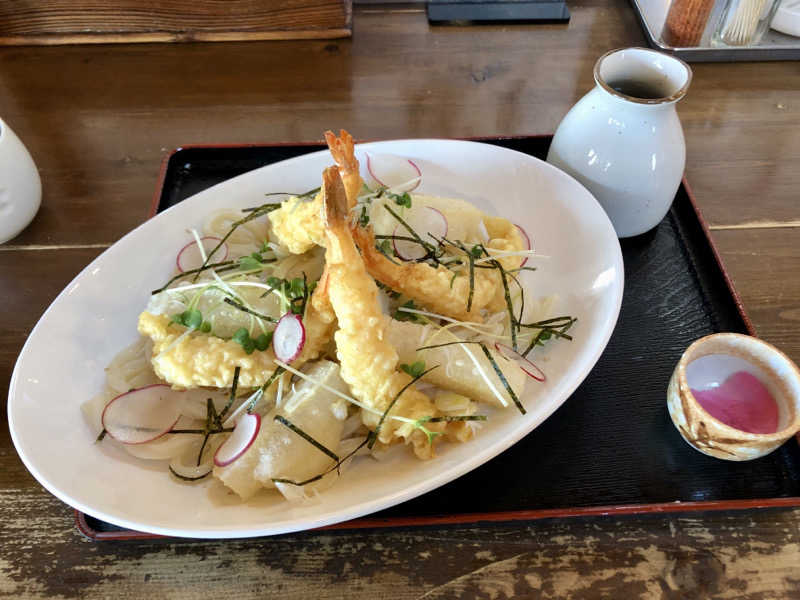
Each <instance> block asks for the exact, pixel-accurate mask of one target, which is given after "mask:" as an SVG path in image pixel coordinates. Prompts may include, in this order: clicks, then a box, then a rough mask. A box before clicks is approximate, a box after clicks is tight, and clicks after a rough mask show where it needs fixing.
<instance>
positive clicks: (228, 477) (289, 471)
mask: <svg viewBox="0 0 800 600" xmlns="http://www.w3.org/2000/svg"><path fill="white" fill-rule="evenodd" d="M307 374H308V376H309V377H310V378H312V379H314V380H316V382H317V383H311V382H309V381H307V380H301V381H300V382H299V383H297V384H296V386H295V388H294V391H293V392H292V393H290V394H288V395H287V397H286V398H285V399H283V401H282V403H281V406H279V407H277V408H276V409H274V410H273V411H271V412H269V413H268V414H267V415H265V416H264V417H263V418H262V420H261V429H260V430H259V433H258V435H257V436H256V439H255V440H254V441H253V443H252V445H251V446H250V447H249V448H248V449H247V451H246V452H244V454H242V455H241V456H240V457H239V458H237V459H236V460H235V461H234V462H232V463H231V464H229V465H227V466H225V467H219V466H215V467H214V477H217V478H218V479H219V480H220V481H222V482H223V483H224V484H225V485H226V486H227V487H229V488H230V489H232V490H233V491H234V492H236V493H237V494H238V495H239V496H241V498H242V499H244V500H246V499H247V498H249V497H251V496H253V495H254V494H255V493H256V492H257V491H258V490H260V489H261V488H262V487H266V488H272V487H275V486H274V484H273V483H272V479H273V478H283V479H289V480H293V481H303V480H305V479H308V478H311V477H314V476H316V475H318V474H320V473H323V472H324V471H325V470H327V469H328V468H329V467H330V466H331V465H332V464H334V460H333V459H332V458H331V457H330V456H328V455H326V454H325V453H323V452H322V451H320V450H319V449H318V448H316V447H315V446H313V445H312V444H311V443H309V442H308V441H307V440H305V439H303V438H302V437H301V436H300V435H299V434H297V433H295V432H294V431H292V430H291V429H289V428H288V427H287V426H286V425H284V424H282V423H279V422H276V421H275V417H276V416H277V415H280V416H282V417H284V418H286V419H287V420H288V421H289V422H291V423H292V425H294V426H295V427H298V428H299V429H300V430H302V431H303V432H305V433H306V434H308V435H309V436H311V437H312V438H313V439H314V440H316V441H317V442H319V443H320V444H322V445H323V446H324V447H325V448H329V449H332V450H335V449H336V448H337V446H338V445H339V440H340V439H341V435H342V427H343V426H344V419H341V418H339V417H340V416H342V415H341V414H340V413H341V412H342V411H337V410H335V409H334V404H335V403H337V402H341V400H340V399H339V398H338V397H336V396H335V395H334V394H332V393H331V392H330V391H328V390H325V389H323V388H322V387H321V386H320V385H319V384H320V383H321V384H323V385H326V386H328V387H331V388H333V389H335V390H338V391H340V392H342V393H345V392H346V391H347V386H346V385H345V383H344V381H342V379H341V377H339V365H337V364H335V363H332V362H330V361H327V360H323V361H320V362H318V363H315V364H314V365H313V367H312V368H311V369H310V370H308V372H307Z"/></svg>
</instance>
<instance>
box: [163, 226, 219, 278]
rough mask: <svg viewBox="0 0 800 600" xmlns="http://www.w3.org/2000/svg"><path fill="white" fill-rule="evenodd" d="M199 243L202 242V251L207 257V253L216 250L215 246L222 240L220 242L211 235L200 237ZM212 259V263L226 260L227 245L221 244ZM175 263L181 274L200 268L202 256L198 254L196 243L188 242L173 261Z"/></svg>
mask: <svg viewBox="0 0 800 600" xmlns="http://www.w3.org/2000/svg"><path fill="white" fill-rule="evenodd" d="M200 241H201V242H203V249H204V250H205V253H206V256H208V253H209V252H211V251H212V250H213V249H214V248H216V246H217V244H219V243H220V242H221V241H222V240H220V238H218V237H214V236H213V235H207V236H205V237H201V238H200ZM213 258H214V262H221V261H223V260H225V259H226V258H228V244H222V247H220V249H219V250H217V252H216V254H214V257H213ZM175 263H176V264H177V265H178V271H180V272H181V273H185V272H186V271H191V270H192V269H199V268H200V267H202V266H203V256H202V254H201V253H200V248H198V247H197V242H189V243H188V244H186V245H185V246H184V247H183V248H181V250H180V252H178V256H177V258H176V259H175Z"/></svg>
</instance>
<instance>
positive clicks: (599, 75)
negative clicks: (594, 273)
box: [547, 48, 692, 237]
mask: <svg viewBox="0 0 800 600" xmlns="http://www.w3.org/2000/svg"><path fill="white" fill-rule="evenodd" d="M594 79H595V82H596V84H597V85H596V86H595V87H594V89H592V90H591V91H590V92H589V93H588V94H586V95H585V96H584V97H583V98H581V99H580V100H579V101H578V103H577V104H576V105H575V106H573V107H572V109H571V110H570V111H569V113H567V116H566V117H564V120H563V121H561V124H560V125H559V126H558V129H557V130H556V133H555V136H554V137H553V143H552V144H551V146H550V151H549V153H548V155H547V161H548V162H549V163H551V164H553V165H555V166H557V167H558V168H560V169H562V170H563V171H566V172H567V173H569V174H570V175H572V176H573V177H575V179H577V180H578V181H580V182H581V183H582V184H583V185H584V186H585V187H586V188H587V189H588V190H589V191H590V192H591V193H592V194H593V195H594V196H595V198H597V200H598V202H600V204H601V205H602V207H603V208H604V209H605V211H606V213H607V214H608V216H609V218H610V219H611V222H612V223H613V225H614V229H615V230H616V232H617V235H618V236H619V237H630V236H634V235H638V234H640V233H644V232H646V231H648V230H650V229H652V228H653V227H655V226H656V225H658V223H659V222H660V221H661V219H662V218H664V215H665V214H667V211H668V210H669V207H670V205H671V204H672V200H673V198H674V197H675V192H676V191H677V190H678V186H679V185H680V182H681V178H682V176H683V168H684V164H685V162H686V145H685V143H684V140H683V130H682V129H681V123H680V121H679V120H678V114H677V112H676V110H675V103H676V102H678V100H680V99H681V98H683V96H684V95H685V94H686V90H687V89H688V88H689V83H690V82H691V80H692V70H691V69H690V68H689V66H688V65H687V64H686V63H684V62H683V61H682V60H679V59H677V58H674V57H672V56H668V55H666V54H662V53H660V52H656V51H655V50H649V49H646V48H626V49H623V50H613V51H611V52H608V53H607V54H604V55H603V56H601V57H600V58H599V59H598V61H597V63H595V66H594Z"/></svg>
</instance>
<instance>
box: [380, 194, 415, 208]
mask: <svg viewBox="0 0 800 600" xmlns="http://www.w3.org/2000/svg"><path fill="white" fill-rule="evenodd" d="M386 195H387V196H389V197H390V198H391V199H392V200H394V203H395V204H397V206H404V207H405V208H411V194H409V193H408V192H403V193H402V194H395V193H393V192H386Z"/></svg>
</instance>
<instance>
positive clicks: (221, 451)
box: [214, 413, 261, 467]
mask: <svg viewBox="0 0 800 600" xmlns="http://www.w3.org/2000/svg"><path fill="white" fill-rule="evenodd" d="M260 429H261V415H259V414H258V413H245V414H243V415H242V416H241V417H240V418H239V420H238V421H236V427H234V429H233V433H231V435H230V436H229V437H228V439H227V440H225V441H224V442H223V443H222V445H221V446H220V447H219V448H217V452H216V454H214V464H215V465H217V466H218V467H225V466H227V465H229V464H231V463H232V462H233V461H235V460H236V459H237V458H239V457H240V456H241V455H242V454H244V453H245V452H247V449H248V448H249V447H250V446H251V445H252V444H253V441H254V440H255V439H256V437H257V436H258V432H259V430H260Z"/></svg>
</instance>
